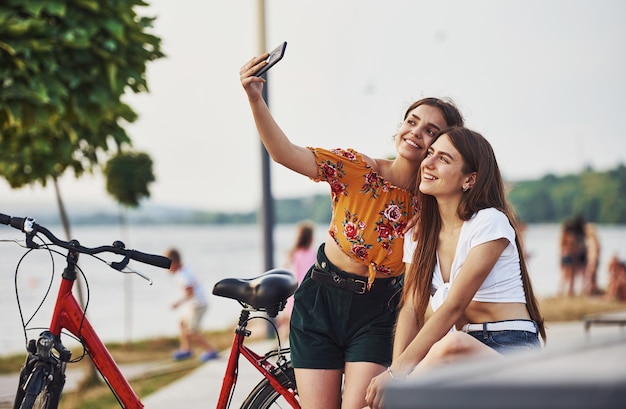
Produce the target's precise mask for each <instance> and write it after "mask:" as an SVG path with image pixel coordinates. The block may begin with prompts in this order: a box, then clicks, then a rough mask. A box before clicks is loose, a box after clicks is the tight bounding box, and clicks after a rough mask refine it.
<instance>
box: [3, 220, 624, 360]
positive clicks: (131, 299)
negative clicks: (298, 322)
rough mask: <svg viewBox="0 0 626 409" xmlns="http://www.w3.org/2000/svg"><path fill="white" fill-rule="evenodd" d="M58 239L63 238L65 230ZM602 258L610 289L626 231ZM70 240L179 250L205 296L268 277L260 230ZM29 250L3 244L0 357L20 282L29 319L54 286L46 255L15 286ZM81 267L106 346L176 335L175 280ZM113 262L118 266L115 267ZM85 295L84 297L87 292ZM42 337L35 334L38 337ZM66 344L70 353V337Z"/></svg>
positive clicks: (547, 287) (14, 326)
mask: <svg viewBox="0 0 626 409" xmlns="http://www.w3.org/2000/svg"><path fill="white" fill-rule="evenodd" d="M51 230H52V232H53V233H55V234H56V235H57V236H59V237H64V233H63V230H62V228H61V227H60V226H53V227H52V228H51ZM325 230H326V226H318V228H317V230H316V240H318V241H319V240H322V239H323V237H324V235H325ZM598 233H599V236H600V240H601V245H602V252H601V263H600V268H599V273H598V280H599V285H600V286H601V287H604V286H605V285H606V281H607V276H608V272H607V266H608V260H609V259H610V257H611V256H612V255H614V254H618V255H619V256H620V258H626V226H598ZM294 235H295V226H293V225H281V226H277V227H276V230H275V234H274V242H275V255H274V262H275V264H276V265H277V266H281V265H283V263H284V260H285V257H286V254H287V251H288V249H289V247H290V246H291V244H292V242H293V240H294ZM72 236H73V237H74V238H76V239H78V240H79V241H80V242H81V244H83V245H85V246H89V247H95V246H99V245H105V244H111V243H112V242H113V241H114V240H118V239H121V240H122V241H124V242H125V243H126V247H128V248H135V249H137V250H140V251H143V252H147V253H155V254H163V253H164V251H165V250H166V249H167V248H168V247H170V246H176V247H178V248H179V249H180V251H181V253H182V257H183V261H184V262H185V264H187V265H188V266H189V267H190V268H192V269H193V270H194V271H195V272H196V273H197V274H198V275H199V276H200V278H201V280H202V281H203V283H204V285H205V289H206V291H207V293H209V294H210V293H211V290H212V288H213V285H214V284H215V282H217V281H218V280H220V279H222V278H226V277H242V278H247V277H253V276H255V275H258V274H260V273H261V272H262V270H263V265H264V261H263V247H262V242H261V239H262V234H261V230H260V228H259V227H258V226H230V225H229V226H210V225H202V226H178V225H172V226H130V227H129V228H127V229H126V230H121V229H120V227H119V226H108V227H107V226H75V227H73V228H72ZM11 239H23V236H20V233H19V232H18V231H17V230H14V229H12V228H9V227H6V226H0V240H11ZM558 240H559V226H558V225H529V226H528V229H527V231H526V238H525V241H526V246H527V251H528V253H529V254H530V259H529V268H530V271H531V277H532V280H533V284H534V288H535V291H536V293H537V296H539V297H547V296H552V295H555V294H556V292H557V287H558V282H559V257H558ZM24 253H25V249H23V248H21V247H19V246H18V245H16V244H14V243H6V242H0V260H2V262H1V263H0V316H2V322H1V323H0V355H6V354H10V353H15V352H19V351H22V350H23V348H24V336H23V331H22V327H21V322H20V318H19V312H18V308H17V302H16V295H15V284H14V283H15V282H17V285H18V290H19V297H20V303H21V305H22V310H23V312H24V316H25V318H26V319H28V318H29V317H30V316H31V315H32V314H33V312H34V311H35V310H36V308H37V306H38V305H39V303H40V302H41V300H42V298H43V296H44V294H45V292H46V289H47V288H48V285H49V283H50V279H51V273H52V268H51V266H52V263H51V257H50V255H49V254H48V253H47V252H45V251H35V252H31V253H29V254H28V255H27V256H26V257H25V258H24V259H23V261H22V262H21V264H20V268H19V271H18V274H17V279H16V274H15V272H16V266H17V263H18V262H19V261H20V258H21V257H22V255H23V254H24ZM81 257H82V258H81V261H80V266H81V267H82V269H83V270H84V271H85V275H86V277H87V282H88V284H89V305H88V316H89V319H90V321H91V323H92V325H93V326H94V327H95V328H96V330H97V331H98V334H99V335H100V336H101V338H102V339H103V340H104V341H127V340H138V339H143V338H148V337H154V336H173V335H176V334H177V315H176V312H175V311H174V310H172V309H171V308H170V305H171V304H172V302H174V301H175V300H176V299H177V298H178V297H180V295H181V293H180V292H179V291H180V290H179V289H178V288H177V287H176V284H175V283H174V281H173V279H172V277H171V276H170V275H169V273H168V272H167V271H166V270H164V269H159V268H156V267H150V266H144V265H142V264H140V263H136V262H135V263H132V262H131V266H132V267H134V268H135V269H137V270H139V271H141V272H142V273H145V274H146V275H148V276H149V277H150V278H151V279H152V280H153V284H152V285H150V284H149V283H148V282H147V281H145V280H143V279H142V278H140V277H138V276H136V275H124V274H120V273H118V272H117V271H115V270H112V269H111V268H109V267H107V266H106V265H104V264H102V263H101V262H98V261H94V260H93V259H92V258H90V257H88V256H84V255H83V256H81ZM113 260H114V261H115V259H113ZM55 261H56V262H55V268H56V270H55V274H54V280H53V283H52V290H51V291H52V292H53V293H55V291H56V289H57V287H58V282H59V280H60V275H61V272H62V269H63V259H62V258H61V257H60V256H58V257H55ZM84 293H85V292H84ZM53 298H54V296H52V295H50V296H48V299H47V300H46V302H45V303H44V304H43V306H42V308H41V310H40V312H39V313H38V314H37V315H36V316H35V318H34V319H33V320H32V322H31V323H30V324H29V327H45V326H47V325H48V323H49V319H50V313H51V309H52V307H51V306H52V304H53V302H54V299H53ZM209 299H210V306H209V311H208V313H207V314H206V315H205V318H204V321H203V327H204V328H205V329H208V330H211V329H224V328H230V327H232V326H233V325H234V323H235V322H236V320H237V317H238V316H239V311H240V309H239V304H238V303H237V302H236V301H234V300H229V299H225V298H219V297H215V296H212V295H210V296H209ZM38 332H39V330H34V331H32V332H30V333H29V337H34V336H36V335H37V333H38ZM64 342H65V343H66V344H67V345H69V346H71V345H72V342H71V341H69V340H68V338H67V337H65V338H64Z"/></svg>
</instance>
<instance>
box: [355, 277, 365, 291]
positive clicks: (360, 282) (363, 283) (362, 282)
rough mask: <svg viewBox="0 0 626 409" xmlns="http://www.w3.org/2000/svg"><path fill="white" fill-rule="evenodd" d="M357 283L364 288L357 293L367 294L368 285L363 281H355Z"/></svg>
mask: <svg viewBox="0 0 626 409" xmlns="http://www.w3.org/2000/svg"><path fill="white" fill-rule="evenodd" d="M354 282H355V283H357V284H362V287H361V289H360V290H359V291H355V292H356V293H357V294H365V291H366V290H367V283H366V282H365V281H363V280H354Z"/></svg>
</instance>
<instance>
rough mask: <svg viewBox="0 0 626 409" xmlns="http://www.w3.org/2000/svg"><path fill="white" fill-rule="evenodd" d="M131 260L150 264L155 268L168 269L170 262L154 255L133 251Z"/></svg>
mask: <svg viewBox="0 0 626 409" xmlns="http://www.w3.org/2000/svg"><path fill="white" fill-rule="evenodd" d="M130 258H132V259H133V260H137V261H140V262H142V263H146V264H150V265H152V266H156V267H162V268H170V266H171V265H172V260H170V259H169V258H167V257H164V256H157V255H156V254H147V253H142V252H141V251H137V250H133V252H132V253H131V255H130Z"/></svg>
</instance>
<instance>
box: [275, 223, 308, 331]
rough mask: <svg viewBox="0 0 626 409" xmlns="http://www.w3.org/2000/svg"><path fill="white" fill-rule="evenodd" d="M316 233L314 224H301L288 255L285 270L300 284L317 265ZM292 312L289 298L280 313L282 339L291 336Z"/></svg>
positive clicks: (279, 323)
mask: <svg viewBox="0 0 626 409" xmlns="http://www.w3.org/2000/svg"><path fill="white" fill-rule="evenodd" d="M314 233H315V225H314V224H313V223H311V222H308V221H304V222H301V223H299V224H298V226H297V230H296V240H295V242H294V244H293V247H292V248H291V249H290V250H289V254H288V255H287V261H286V263H285V268H287V269H288V270H290V271H292V272H293V273H294V274H295V275H296V278H297V279H298V284H300V283H301V282H302V280H303V279H304V276H305V274H306V273H307V271H309V268H311V266H312V265H313V264H314V263H315V258H316V256H317V249H316V248H315V247H313V237H314ZM292 310H293V297H289V299H288V300H287V305H286V306H285V309H284V310H283V311H282V312H281V313H280V315H279V316H278V320H277V321H278V322H277V323H278V329H279V331H280V336H281V338H284V339H287V337H288V336H289V323H290V321H291V311H292Z"/></svg>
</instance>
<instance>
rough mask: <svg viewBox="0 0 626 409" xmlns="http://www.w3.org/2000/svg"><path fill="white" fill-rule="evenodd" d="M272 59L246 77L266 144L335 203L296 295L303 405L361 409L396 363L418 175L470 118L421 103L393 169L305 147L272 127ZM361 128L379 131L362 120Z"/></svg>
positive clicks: (294, 356) (386, 162) (295, 351)
mask: <svg viewBox="0 0 626 409" xmlns="http://www.w3.org/2000/svg"><path fill="white" fill-rule="evenodd" d="M267 57H268V54H267V53H265V54H263V55H261V56H258V57H255V58H252V59H251V60H250V61H248V63H246V64H245V65H244V66H243V67H242V68H241V70H240V72H239V75H240V79H241V84H242V86H243V88H244V90H245V92H246V94H247V97H248V102H249V104H250V109H251V111H252V114H253V116H254V121H255V124H256V127H257V130H258V132H259V135H260V137H261V141H262V142H263V145H264V146H265V148H266V149H267V151H268V153H269V154H270V156H271V157H272V159H273V160H274V161H275V162H277V163H280V164H282V165H283V166H285V167H287V168H288V169H291V170H292V171H294V172H297V173H300V174H302V175H304V176H307V177H309V178H310V179H312V180H313V181H315V182H326V183H328V184H329V185H330V189H331V199H332V210H333V212H332V217H331V222H330V226H329V229H328V235H327V236H326V237H325V238H324V242H323V243H322V244H321V246H320V247H319V249H318V251H317V261H316V262H315V264H314V265H313V266H311V268H310V269H309V271H308V272H307V274H306V276H305V277H304V280H303V281H302V283H301V284H300V286H299V287H298V289H297V290H296V293H295V295H294V306H293V312H292V314H291V327H290V333H289V342H290V346H291V360H292V365H293V367H294V369H295V375H296V382H297V383H298V396H299V398H300V404H301V405H302V407H303V408H305V409H313V408H320V409H339V408H340V407H341V408H343V409H351V408H358V409H360V408H362V407H363V406H365V389H366V388H367V385H368V384H369V382H370V380H371V379H372V377H374V376H376V375H378V374H380V373H382V372H384V370H385V367H386V366H387V365H389V363H390V362H391V352H392V337H393V327H394V324H395V321H396V316H397V304H398V301H399V293H400V292H401V289H402V276H403V274H404V263H403V262H402V246H403V242H404V228H405V226H406V224H407V220H408V219H409V218H411V217H412V216H413V214H414V212H415V202H414V201H413V195H414V193H415V191H414V190H415V178H416V175H417V169H418V167H419V164H420V162H421V161H422V158H423V156H424V152H425V149H426V148H427V147H428V145H429V144H430V142H431V141H432V139H433V138H434V136H435V134H436V133H437V132H438V131H439V130H441V129H443V128H446V127H448V126H452V125H461V124H462V123H463V118H462V116H461V114H460V113H459V111H458V110H457V109H456V107H455V106H454V105H453V104H451V103H449V102H447V101H443V100H440V99H437V98H424V99H421V100H419V101H416V102H414V103H413V104H412V105H411V106H410V107H409V108H408V109H407V111H406V113H405V115H404V120H403V123H402V124H401V125H400V126H399V129H398V130H397V133H396V135H395V136H394V143H395V148H396V151H397V156H396V158H395V159H393V160H390V159H375V158H371V157H369V156H366V155H364V154H362V153H360V152H357V151H355V150H353V149H330V150H328V149H322V148H311V147H304V146H299V145H296V144H294V143H292V142H291V141H290V140H289V138H287V136H286V135H285V134H284V133H283V131H282V130H281V129H280V127H279V126H278V124H277V123H276V121H275V120H274V118H273V117H272V115H271V113H270V111H269V108H268V107H267V104H266V103H265V101H264V99H263V95H262V89H263V83H264V82H265V80H264V79H263V78H260V77H256V76H254V73H255V72H256V71H258V69H260V68H261V67H262V66H264V65H265V64H266V59H267ZM304 104H305V105H304V109H306V110H308V111H309V112H310V122H311V123H313V122H315V121H317V120H318V119H317V117H316V115H315V107H310V106H308V105H306V101H304ZM352 119H353V120H354V121H371V118H368V117H366V116H364V115H363V114H362V113H359V112H355V113H354V114H353V118H352ZM304 126H306V124H305V125H304Z"/></svg>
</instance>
